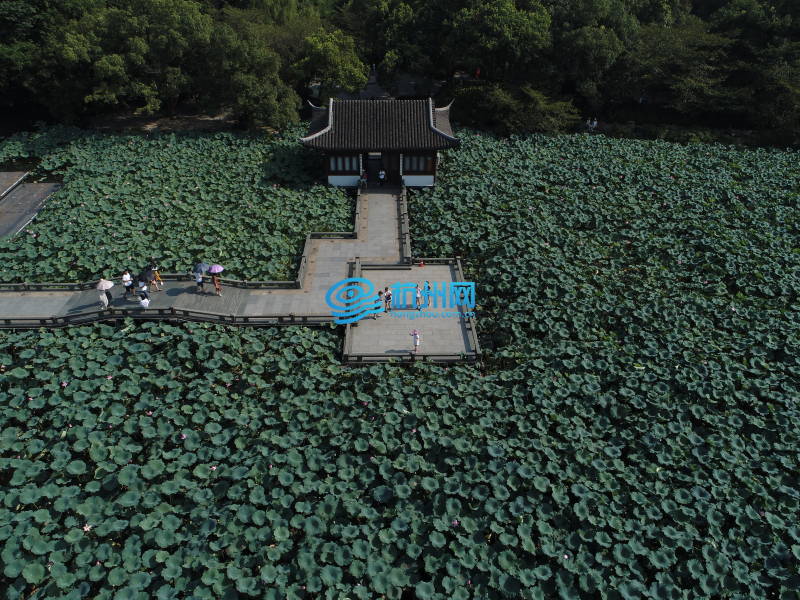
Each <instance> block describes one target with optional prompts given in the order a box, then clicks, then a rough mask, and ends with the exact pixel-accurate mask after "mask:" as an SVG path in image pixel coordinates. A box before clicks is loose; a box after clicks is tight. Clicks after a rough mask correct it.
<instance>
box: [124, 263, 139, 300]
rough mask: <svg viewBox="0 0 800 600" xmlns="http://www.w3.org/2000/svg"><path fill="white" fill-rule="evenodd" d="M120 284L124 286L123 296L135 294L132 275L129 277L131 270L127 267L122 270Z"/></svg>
mask: <svg viewBox="0 0 800 600" xmlns="http://www.w3.org/2000/svg"><path fill="white" fill-rule="evenodd" d="M122 285H124V286H125V297H126V298H127V297H128V296H129V295H130V296H135V295H136V294H134V293H133V277H131V272H130V271H128V269H125V270H124V271H123V272H122Z"/></svg>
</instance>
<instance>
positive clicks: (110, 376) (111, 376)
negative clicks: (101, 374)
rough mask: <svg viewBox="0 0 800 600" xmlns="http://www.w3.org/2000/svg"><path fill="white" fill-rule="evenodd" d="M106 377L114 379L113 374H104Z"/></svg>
mask: <svg viewBox="0 0 800 600" xmlns="http://www.w3.org/2000/svg"><path fill="white" fill-rule="evenodd" d="M106 379H114V376H113V375H106Z"/></svg>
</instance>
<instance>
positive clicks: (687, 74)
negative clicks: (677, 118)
mask: <svg viewBox="0 0 800 600" xmlns="http://www.w3.org/2000/svg"><path fill="white" fill-rule="evenodd" d="M729 44H730V41H729V40H728V39H727V38H725V37H724V36H721V35H718V34H714V33H709V32H708V29H707V26H706V24H705V23H703V22H702V21H700V19H698V18H696V17H689V18H687V19H686V20H685V21H684V22H683V23H681V24H679V25H675V26H672V27H660V26H658V25H647V26H645V27H642V29H641V31H640V32H639V35H638V37H637V39H636V41H635V43H634V45H633V47H632V48H631V50H630V52H628V53H627V54H626V55H625V58H624V60H622V61H621V62H620V64H618V66H617V77H618V79H617V81H615V82H614V83H613V84H612V86H611V87H613V88H615V89H617V92H616V96H617V98H618V99H630V98H638V97H639V96H640V95H641V94H642V93H643V92H647V93H648V95H649V96H650V97H651V98H652V101H653V102H654V103H656V104H660V105H662V106H665V107H668V108H671V109H674V110H676V111H678V112H681V113H684V114H692V113H694V114H697V113H706V112H708V111H710V110H713V108H714V107H715V106H719V105H721V104H724V103H726V102H729V98H728V97H727V96H728V90H726V89H725V88H724V86H723V83H724V81H725V79H726V77H727V74H728V73H727V69H728V67H727V65H726V63H725V49H726V48H727V47H728V45H729ZM620 96H623V97H624V98H620Z"/></svg>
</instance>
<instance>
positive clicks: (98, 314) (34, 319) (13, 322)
mask: <svg viewBox="0 0 800 600" xmlns="http://www.w3.org/2000/svg"><path fill="white" fill-rule="evenodd" d="M126 318H131V319H138V320H146V321H153V320H167V321H201V322H210V323H220V324H225V325H246V326H271V325H326V324H330V323H333V318H332V317H331V316H330V315H293V314H288V315H258V316H242V315H234V314H223V313H216V312H207V311H200V310H188V309H182V308H174V307H171V308H112V307H109V308H107V309H97V310H89V311H84V312H80V313H75V314H71V315H63V316H52V317H45V316H25V317H0V329H31V328H36V327H48V328H51V327H69V326H72V325H82V324H85V323H93V322H95V321H114V320H121V319H126Z"/></svg>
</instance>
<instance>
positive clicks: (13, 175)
mask: <svg viewBox="0 0 800 600" xmlns="http://www.w3.org/2000/svg"><path fill="white" fill-rule="evenodd" d="M27 174H28V173H27V172H25V171H4V172H2V173H0V198H2V197H4V196H5V195H6V194H8V192H10V191H11V190H13V189H14V186H15V185H17V184H18V183H20V182H21V181H22V180H23V179H25V176H26V175H27Z"/></svg>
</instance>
